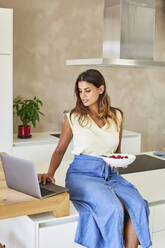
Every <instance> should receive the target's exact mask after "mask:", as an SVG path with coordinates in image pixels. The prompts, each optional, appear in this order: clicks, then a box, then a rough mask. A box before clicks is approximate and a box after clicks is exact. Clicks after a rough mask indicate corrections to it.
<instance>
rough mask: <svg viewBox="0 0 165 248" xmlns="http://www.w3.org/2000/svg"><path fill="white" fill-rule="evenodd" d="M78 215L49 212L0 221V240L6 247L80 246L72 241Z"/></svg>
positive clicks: (65, 247) (57, 247) (51, 247)
mask: <svg viewBox="0 0 165 248" xmlns="http://www.w3.org/2000/svg"><path fill="white" fill-rule="evenodd" d="M77 220H78V217H77V216H76V217H73V218H72V217H63V218H60V219H58V218H54V217H53V216H51V215H49V214H40V215H34V216H32V217H31V216H22V217H17V218H11V219H8V220H1V221H0V230H1V232H0V242H1V243H2V244H5V245H6V248H46V247H49V248H81V247H83V246H81V245H78V244H76V243H75V242H74V235H75V231H76V226H77Z"/></svg>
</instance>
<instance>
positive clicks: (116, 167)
mask: <svg viewBox="0 0 165 248" xmlns="http://www.w3.org/2000/svg"><path fill="white" fill-rule="evenodd" d="M108 166H110V167H111V168H112V169H126V168H128V166H127V165H125V166H121V167H120V166H112V165H111V164H108Z"/></svg>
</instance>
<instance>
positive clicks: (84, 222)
mask: <svg viewBox="0 0 165 248" xmlns="http://www.w3.org/2000/svg"><path fill="white" fill-rule="evenodd" d="M66 186H67V187H68V188H69V193H70V199H71V200H72V202H73V204H74V206H75V207H76V209H77V210H78V212H79V221H78V226H77V230H76V235H75V242H76V243H79V244H81V245H83V246H85V247H87V248H124V247H125V246H124V242H123V223H124V221H125V220H124V219H125V218H126V217H127V215H126V216H125V218H124V212H123V208H122V206H121V203H122V204H123V205H124V207H125V209H126V210H127V211H126V212H127V213H128V214H129V216H130V218H131V221H132V224H133V226H134V229H135V231H136V234H137V237H138V240H139V242H140V244H141V246H142V247H143V248H149V247H150V246H151V244H152V242H151V238H150V232H149V223H148V216H149V207H148V203H147V201H146V200H144V199H143V198H142V196H141V195H140V194H139V192H138V190H137V189H136V188H135V187H134V185H133V184H131V183H129V182H128V181H126V180H125V179H124V178H123V177H122V176H120V175H119V173H118V171H117V170H116V169H112V168H111V167H110V166H108V165H107V164H106V162H105V161H104V160H103V159H102V158H99V157H95V156H90V155H84V154H82V155H75V158H74V160H73V162H72V163H71V164H70V167H69V169H68V171H67V175H66Z"/></svg>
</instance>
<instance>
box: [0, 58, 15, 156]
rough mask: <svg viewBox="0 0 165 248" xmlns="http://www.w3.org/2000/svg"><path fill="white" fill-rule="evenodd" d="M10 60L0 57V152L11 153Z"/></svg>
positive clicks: (11, 96)
mask: <svg viewBox="0 0 165 248" xmlns="http://www.w3.org/2000/svg"><path fill="white" fill-rule="evenodd" d="M12 100H13V94H12V59H11V55H0V151H1V152H9V153H10V152H11V150H12V144H13V111H12V109H13V108H12Z"/></svg>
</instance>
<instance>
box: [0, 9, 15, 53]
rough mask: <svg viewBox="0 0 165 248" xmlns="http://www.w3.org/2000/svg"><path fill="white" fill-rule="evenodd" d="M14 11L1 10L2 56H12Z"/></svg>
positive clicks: (0, 38)
mask: <svg viewBox="0 0 165 248" xmlns="http://www.w3.org/2000/svg"><path fill="white" fill-rule="evenodd" d="M12 40H13V10H12V9H3V8H0V54H12V50H13V48H12V46H13V42H12Z"/></svg>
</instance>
